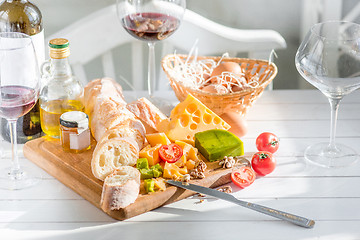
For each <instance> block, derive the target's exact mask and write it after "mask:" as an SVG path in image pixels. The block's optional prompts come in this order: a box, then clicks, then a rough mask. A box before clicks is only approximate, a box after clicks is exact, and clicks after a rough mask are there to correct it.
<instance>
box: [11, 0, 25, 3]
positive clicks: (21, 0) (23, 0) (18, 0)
mask: <svg viewBox="0 0 360 240" xmlns="http://www.w3.org/2000/svg"><path fill="white" fill-rule="evenodd" d="M6 2H9V3H11V2H22V3H26V2H28V0H6Z"/></svg>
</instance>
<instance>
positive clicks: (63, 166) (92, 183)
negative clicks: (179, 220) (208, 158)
mask: <svg viewBox="0 0 360 240" xmlns="http://www.w3.org/2000/svg"><path fill="white" fill-rule="evenodd" d="M95 144H96V142H95V141H93V142H92V146H91V150H89V151H87V152H84V153H80V154H73V153H66V152H64V151H63V150H62V147H61V144H60V141H59V140H52V139H48V138H46V137H43V138H38V139H35V140H32V141H29V142H27V143H26V144H25V145H24V148H23V152H24V156H25V157H26V158H28V159H29V160H31V161H32V162H34V163H35V164H37V165H38V166H39V167H41V168H43V169H44V170H45V171H46V172H48V173H49V174H51V175H52V176H54V177H55V178H57V179H58V180H59V181H60V182H62V183H63V184H65V185H66V186H68V187H69V188H71V189H72V190H74V191H75V192H77V193H78V194H80V195H81V196H82V197H83V198H85V199H86V200H88V201H89V202H91V203H92V204H94V205H95V206H96V207H97V208H99V209H101V208H100V199H101V192H102V185H103V182H102V181H100V180H98V179H96V178H95V177H94V176H93V174H92V172H91V157H92V152H93V149H94V148H95ZM207 165H208V169H207V170H206V171H205V175H206V177H205V178H204V179H201V180H193V181H191V182H192V183H194V184H198V185H202V186H205V187H212V188H214V187H218V186H221V185H224V184H226V183H228V182H230V181H231V178H230V173H231V169H223V168H220V167H219V165H218V162H213V163H210V162H207ZM193 194H194V192H192V191H189V190H184V189H180V188H177V187H174V186H168V187H167V189H166V191H163V192H155V193H152V194H139V197H138V198H137V200H136V201H135V203H133V204H130V205H129V206H127V207H126V208H122V209H120V210H115V211H109V212H106V213H107V214H108V215H109V216H111V217H113V218H115V219H118V220H125V219H128V218H131V217H134V216H136V215H139V214H142V213H145V212H147V211H150V210H153V209H155V208H158V207H160V206H162V205H165V204H169V203H172V202H175V201H178V200H181V199H184V198H186V197H189V196H191V195H193Z"/></svg>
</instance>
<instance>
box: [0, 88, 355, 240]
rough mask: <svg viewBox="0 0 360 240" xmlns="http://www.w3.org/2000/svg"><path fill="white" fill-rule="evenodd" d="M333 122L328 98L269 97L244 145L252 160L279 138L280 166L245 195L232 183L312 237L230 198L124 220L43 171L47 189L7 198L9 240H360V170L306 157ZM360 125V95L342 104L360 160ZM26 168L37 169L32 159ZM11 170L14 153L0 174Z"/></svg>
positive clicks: (0, 221) (4, 219)
mask: <svg viewBox="0 0 360 240" xmlns="http://www.w3.org/2000/svg"><path fill="white" fill-rule="evenodd" d="M170 95H171V96H173V95H172V94H170ZM329 119H330V107H329V104H328V102H327V99H326V98H325V97H324V96H323V95H322V94H321V93H320V92H319V91H315V90H306V91H305V90H277V91H268V92H265V93H264V94H263V95H262V96H261V98H259V99H258V100H257V102H256V103H255V105H254V106H253V108H251V109H250V111H249V113H248V114H247V121H248V125H249V131H248V134H247V135H246V137H243V138H242V140H243V141H244V144H245V152H246V154H245V155H246V156H247V157H249V158H250V157H251V155H252V153H254V152H255V151H256V147H255V138H256V136H257V135H258V134H260V133H261V132H264V131H270V132H273V133H275V134H277V135H278V136H279V137H280V141H281V142H280V148H279V150H278V152H276V154H275V156H276V159H277V168H276V169H275V171H274V172H273V173H271V174H270V175H268V176H266V177H262V178H258V179H256V181H255V182H254V184H252V185H251V186H250V187H248V188H246V189H243V190H240V189H239V188H237V187H236V186H235V185H233V184H231V186H232V188H233V190H234V193H233V194H234V195H235V196H236V197H238V198H240V199H244V200H246V201H251V202H254V203H258V204H263V205H265V206H268V207H272V208H276V209H279V210H283V211H287V212H291V213H294V214H297V215H301V216H304V217H307V218H312V219H314V220H315V221H316V225H315V227H314V228H313V229H305V228H302V227H298V226H295V225H292V224H289V223H286V222H284V221H280V220H278V219H274V218H272V217H269V216H266V215H263V214H260V213H257V212H254V211H251V210H249V209H245V208H242V207H239V206H236V205H234V204H231V203H228V202H225V201H222V200H215V199H208V200H205V201H204V202H203V203H199V200H198V199H196V198H188V199H185V200H182V201H179V202H176V203H173V204H170V205H166V206H164V207H161V208H158V209H156V210H153V211H151V212H148V213H145V214H142V215H140V216H137V217H134V218H131V219H128V220H126V221H116V220H114V219H112V218H111V217H109V216H107V215H106V214H105V213H103V212H102V211H101V210H99V209H97V208H96V207H94V206H93V205H92V204H90V203H89V202H88V201H86V200H84V199H83V198H82V197H81V196H79V195H78V194H76V193H75V192H73V191H72V190H71V189H69V188H67V187H66V186H64V185H63V184H62V183H60V182H59V181H58V180H56V179H55V178H53V177H52V176H50V175H48V174H47V173H46V172H43V174H44V179H43V181H42V182H41V183H40V184H39V185H37V186H35V187H33V188H30V189H26V190H20V191H5V190H0V239H4V240H5V239H122V240H123V239H131V240H135V239H141V240H149V239H172V240H175V239H181V240H184V239H206V240H210V239H216V240H218V239H342V240H343V239H360V163H358V164H356V165H354V166H352V167H348V168H341V169H330V170H329V169H323V168H319V167H315V166H313V165H310V164H307V163H306V162H305V160H304V158H303V152H304V149H305V148H306V146H308V145H309V144H312V143H315V142H318V141H328V136H329V130H330V127H329V125H330V120H329ZM359 123H360V92H359V91H357V92H355V93H352V94H350V95H349V96H347V97H345V98H344V100H343V102H342V103H341V105H340V111H339V121H338V129H337V141H338V142H341V143H344V144H347V145H350V146H352V147H353V148H355V149H357V151H358V152H360V147H359V145H360V124H359ZM1 144H2V147H3V149H4V148H8V146H9V145H8V143H6V142H2V143H1ZM21 163H22V164H24V165H26V164H32V163H31V162H29V161H28V160H27V159H25V158H23V157H22V159H21ZM9 164H10V161H9V158H8V153H6V152H5V156H3V158H2V159H1V161H0V167H6V166H9ZM41 171H42V170H41Z"/></svg>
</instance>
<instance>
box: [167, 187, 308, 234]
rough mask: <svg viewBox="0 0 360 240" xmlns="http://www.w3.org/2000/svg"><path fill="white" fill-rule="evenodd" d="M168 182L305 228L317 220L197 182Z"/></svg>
mask: <svg viewBox="0 0 360 240" xmlns="http://www.w3.org/2000/svg"><path fill="white" fill-rule="evenodd" d="M166 182H167V183H168V184H171V185H173V186H176V187H180V188H183V189H187V190H190V191H193V192H197V193H202V194H205V195H208V196H212V197H216V198H218V199H222V200H225V201H228V202H232V203H235V204H237V205H240V206H242V207H246V208H249V209H252V210H255V211H257V212H260V213H263V214H266V215H269V216H272V217H275V218H278V219H281V220H285V221H288V222H290V223H293V224H296V225H298V226H301V227H305V228H313V227H314V225H315V221H314V220H311V219H308V218H304V217H301V216H297V215H294V214H291V213H287V212H283V211H280V210H276V209H273V208H268V207H265V206H262V205H259V204H255V203H251V202H246V201H243V200H239V199H237V198H236V197H234V196H233V195H232V194H229V193H224V192H220V191H218V190H216V189H212V188H208V187H203V186H199V185H195V184H191V183H184V182H180V181H174V180H167V181H166Z"/></svg>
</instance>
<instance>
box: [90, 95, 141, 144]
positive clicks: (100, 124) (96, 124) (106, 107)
mask: <svg viewBox="0 0 360 240" xmlns="http://www.w3.org/2000/svg"><path fill="white" fill-rule="evenodd" d="M131 120H136V117H135V115H134V114H132V113H131V112H130V111H129V110H128V109H127V108H126V106H125V105H124V104H122V103H119V102H116V101H114V100H113V99H111V98H108V97H101V98H98V103H97V104H95V108H94V111H93V115H92V118H91V126H90V128H91V133H92V135H93V137H94V138H95V140H96V141H98V142H99V141H100V140H101V138H102V137H103V135H104V134H105V132H107V131H108V130H109V129H112V128H115V127H116V126H119V125H129V122H130V121H131Z"/></svg>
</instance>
